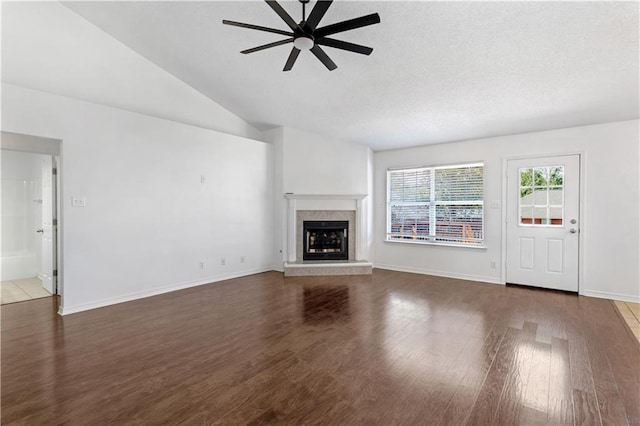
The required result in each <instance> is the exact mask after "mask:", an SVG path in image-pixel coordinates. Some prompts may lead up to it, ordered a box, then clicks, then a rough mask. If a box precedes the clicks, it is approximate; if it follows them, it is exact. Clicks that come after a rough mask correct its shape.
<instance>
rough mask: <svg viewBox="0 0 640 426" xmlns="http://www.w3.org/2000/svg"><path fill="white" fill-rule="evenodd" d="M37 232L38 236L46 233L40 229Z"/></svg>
mask: <svg viewBox="0 0 640 426" xmlns="http://www.w3.org/2000/svg"><path fill="white" fill-rule="evenodd" d="M36 232H37V233H38V234H42V233H44V229H38V230H37V231H36Z"/></svg>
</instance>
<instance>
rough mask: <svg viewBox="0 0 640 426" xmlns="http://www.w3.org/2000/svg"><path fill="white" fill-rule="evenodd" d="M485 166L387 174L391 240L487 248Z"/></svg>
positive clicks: (390, 172)
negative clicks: (484, 243) (485, 235)
mask: <svg viewBox="0 0 640 426" xmlns="http://www.w3.org/2000/svg"><path fill="white" fill-rule="evenodd" d="M483 204H484V202H483V164H482V163H474V164H458V165H451V166H438V167H420V168H413V169H400V170H389V171H387V240H388V241H411V242H429V243H452V244H462V245H482V243H483V241H484V211H483Z"/></svg>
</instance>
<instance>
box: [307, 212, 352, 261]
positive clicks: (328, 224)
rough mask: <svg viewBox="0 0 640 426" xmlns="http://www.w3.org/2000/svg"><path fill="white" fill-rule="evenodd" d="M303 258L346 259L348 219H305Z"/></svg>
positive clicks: (347, 257) (347, 252) (347, 250)
mask: <svg viewBox="0 0 640 426" xmlns="http://www.w3.org/2000/svg"><path fill="white" fill-rule="evenodd" d="M302 227H303V238H302V239H303V248H302V259H303V260H348V259H349V221H346V220H305V221H304V222H303V223H302Z"/></svg>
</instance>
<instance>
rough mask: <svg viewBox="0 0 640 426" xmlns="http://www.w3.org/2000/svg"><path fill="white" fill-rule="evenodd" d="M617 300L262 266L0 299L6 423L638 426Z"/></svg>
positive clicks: (634, 350) (634, 377)
mask: <svg viewBox="0 0 640 426" xmlns="http://www.w3.org/2000/svg"><path fill="white" fill-rule="evenodd" d="M52 302H53V303H52ZM615 309H616V308H615V307H614V304H613V302H611V301H608V300H602V299H594V298H588V297H578V296H575V295H570V294H564V293H558V292H550V291H545V290H534V289H529V288H518V287H504V286H500V285H495V284H482V283H476V282H468V281H461V280H454V279H446V278H437V277H431V276H424V275H416V274H407V273H399V272H391V271H384V270H374V273H373V275H369V276H330V277H287V278H284V277H283V276H282V274H280V273H277V272H268V273H264V274H258V275H253V276H249V277H244V278H239V279H234V280H229V281H225V282H221V283H216V284H211V285H205V286H200V287H196V288H191V289H187V290H182V291H178V292H174V293H169V294H165V295H160V296H156V297H151V298H147V299H143V300H138V301H133V302H129V303H123V304H120V305H114V306H110V307H106V308H102V309H96V310H93V311H88V312H83V313H78V314H74V315H69V316H65V317H60V316H58V315H56V314H55V311H56V307H55V298H49V299H41V300H33V301H28V302H21V303H16V304H11V305H6V306H2V308H1V311H2V313H1V314H2V341H1V343H2V348H1V349H2V371H1V379H2V383H1V397H2V402H1V404H2V414H1V420H2V424H3V425H23V424H24V425H50V424H56V425H103V424H116V425H122V424H127V425H160V424H171V425H209V424H220V425H223V424H225V425H226V424H248V425H260V424H292V425H297V424H326V425H351V424H371V425H414V424H415V425H423V424H429V425H460V424H476V425H489V424H505V425H514V424H526V425H529V424H553V425H561V424H612V425H624V424H640V344H639V343H638V341H637V340H636V339H635V337H634V335H633V334H632V333H631V332H630V330H629V329H628V328H627V326H626V325H625V324H624V323H623V320H622V317H621V316H620V315H618V314H617V313H616V311H615Z"/></svg>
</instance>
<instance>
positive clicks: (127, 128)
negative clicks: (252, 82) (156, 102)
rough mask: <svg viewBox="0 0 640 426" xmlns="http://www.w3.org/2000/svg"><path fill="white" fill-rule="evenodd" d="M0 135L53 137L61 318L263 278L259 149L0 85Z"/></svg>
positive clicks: (268, 185) (266, 230)
mask: <svg viewBox="0 0 640 426" xmlns="http://www.w3.org/2000/svg"><path fill="white" fill-rule="evenodd" d="M2 130H5V131H9V132H16V133H24V134H33V135H40V136H48V137H52V138H57V139H61V140H62V145H61V146H62V149H61V166H60V168H61V172H62V176H61V180H62V193H61V197H62V198H61V200H62V202H61V206H62V207H61V209H62V223H61V226H62V234H61V238H62V243H63V254H64V263H63V265H62V273H63V277H62V292H63V302H62V303H63V308H62V312H63V313H71V312H75V311H79V310H84V309H89V308H92V307H96V306H102V305H106V304H111V303H117V302H120V301H124V300H129V299H133V298H138V297H143V296H147V295H151V294H156V293H161V292H165V291H171V290H174V289H177V288H181V287H187V286H191V285H197V284H200V283H207V282H212V281H216V280H220V279H224V278H228V277H232V276H239V275H246V274H251V273H254V272H258V271H263V270H269V269H270V267H271V263H272V247H273V240H272V233H271V229H272V224H273V192H272V187H273V170H272V147H271V145H268V144H265V143H262V142H257V141H254V140H250V139H245V138H241V137H237V136H231V135H228V134H223V133H219V132H215V131H211V130H206V129H202V128H198V127H193V126H188V125H184V124H179V123H175V122H172V121H167V120H163V119H158V118H154V117H150V116H146V115H142V114H137V113H132V112H127V111H123V110H119V109H115V108H110V107H105V106H100V105H96V104H92V103H88V102H84V101H79V100H76V99H72V98H66V97H62V96H57V95H52V94H48V93H44V92H40V91H36V90H30V89H25V88H22V87H18V86H14V85H10V84H3V85H2ZM202 175H203V176H205V183H204V184H202V183H201V176H202ZM71 197H86V207H84V208H79V207H75V208H72V207H71ZM240 256H245V258H246V263H240ZM222 257H225V258H226V266H221V265H220V259H221V258H222ZM200 261H203V262H204V269H199V262H200Z"/></svg>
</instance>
